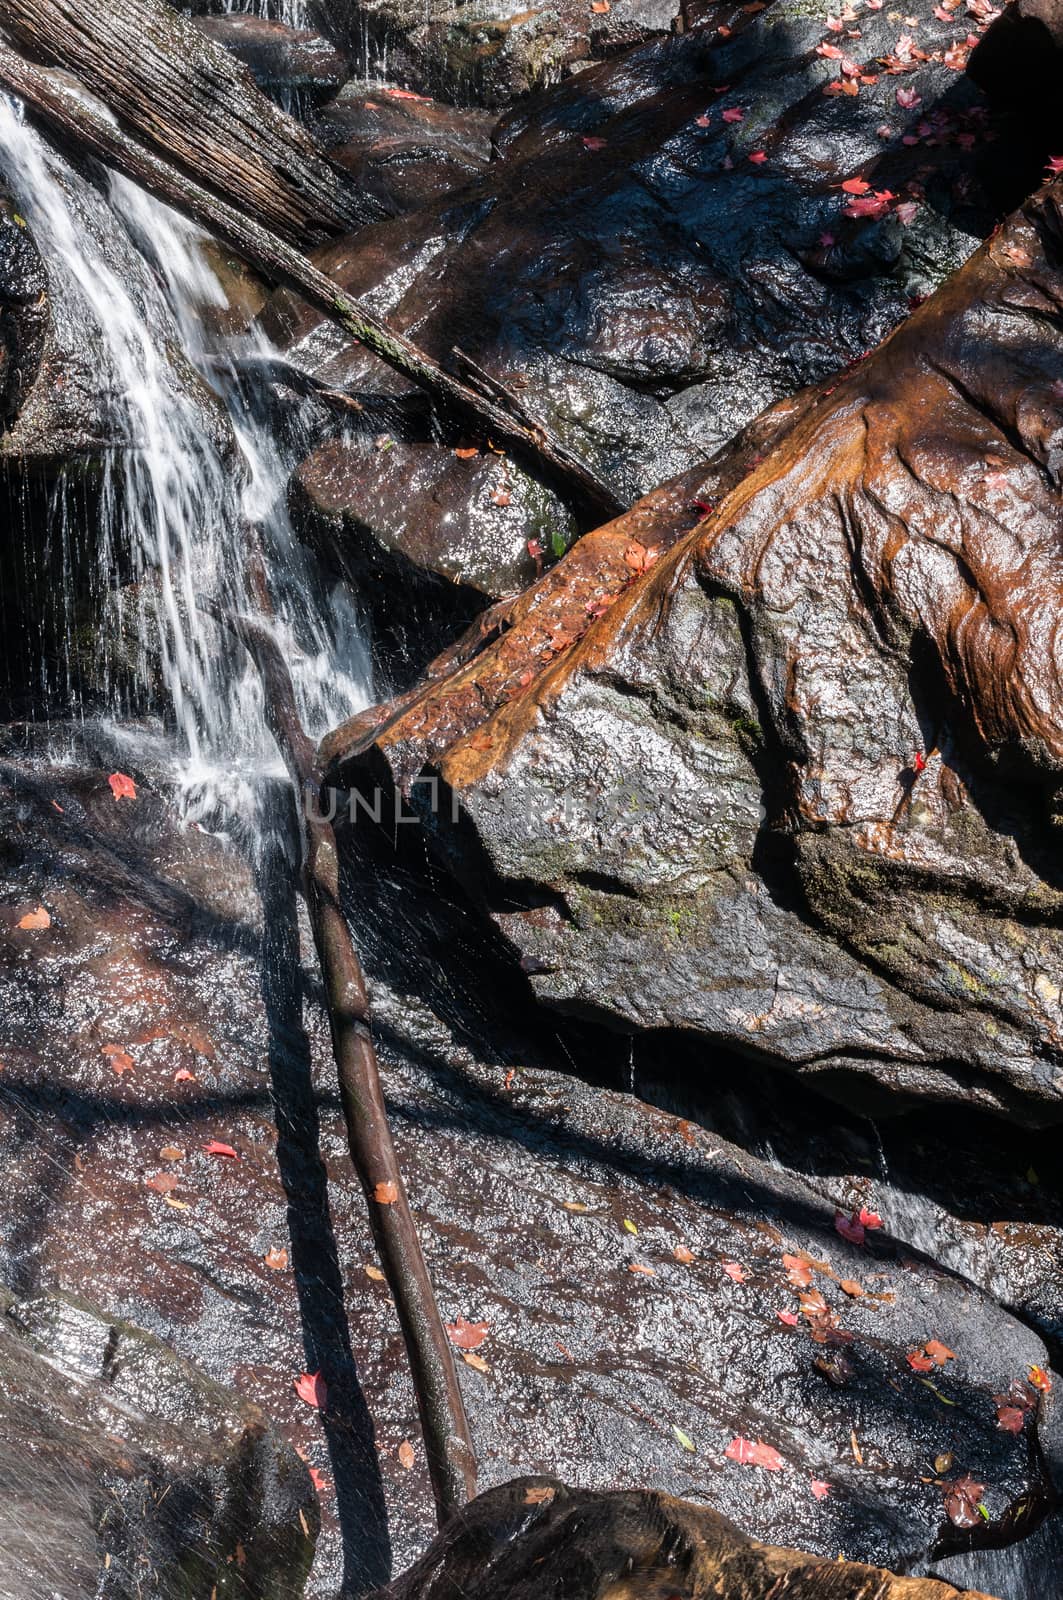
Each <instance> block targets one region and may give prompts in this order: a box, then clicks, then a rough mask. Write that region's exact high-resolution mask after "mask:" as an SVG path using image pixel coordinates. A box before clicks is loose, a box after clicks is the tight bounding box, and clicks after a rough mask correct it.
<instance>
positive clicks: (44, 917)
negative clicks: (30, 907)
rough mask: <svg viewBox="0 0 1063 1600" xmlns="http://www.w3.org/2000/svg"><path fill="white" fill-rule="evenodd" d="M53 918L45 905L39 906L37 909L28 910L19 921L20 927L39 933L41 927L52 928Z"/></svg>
mask: <svg viewBox="0 0 1063 1600" xmlns="http://www.w3.org/2000/svg"><path fill="white" fill-rule="evenodd" d="M51 925H52V919H51V917H50V916H49V915H48V913H47V911H46V910H45V909H44V907H43V906H38V907H37V909H36V910H35V911H27V912H26V915H25V916H24V917H22V918H21V920H20V921H19V927H20V928H25V929H27V930H28V931H29V932H31V933H37V932H38V931H39V930H40V929H41V928H50V927H51Z"/></svg>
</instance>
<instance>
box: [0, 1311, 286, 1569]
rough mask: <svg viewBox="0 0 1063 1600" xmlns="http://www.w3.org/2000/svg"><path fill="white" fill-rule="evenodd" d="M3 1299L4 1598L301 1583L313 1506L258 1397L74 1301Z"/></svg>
mask: <svg viewBox="0 0 1063 1600" xmlns="http://www.w3.org/2000/svg"><path fill="white" fill-rule="evenodd" d="M2 1298H3V1315H2V1316H0V1373H2V1384H0V1486H2V1491H3V1501H4V1509H3V1524H4V1526H3V1535H2V1543H3V1549H4V1556H5V1570H4V1573H3V1575H2V1576H0V1593H2V1594H3V1595H4V1596H5V1600H8V1597H10V1600H45V1597H46V1596H47V1597H48V1600H53V1597H61V1600H89V1597H99V1596H102V1597H106V1600H132V1597H133V1596H140V1595H142V1596H144V1597H145V1600H177V1597H179V1596H185V1595H187V1596H189V1597H191V1596H193V1595H203V1594H209V1593H210V1592H211V1591H212V1589H214V1588H217V1591H218V1593H219V1594H220V1593H222V1592H223V1590H224V1587H225V1586H226V1585H227V1584H228V1583H229V1582H230V1580H231V1573H232V1572H233V1571H234V1570H235V1571H238V1572H239V1581H240V1585H241V1591H242V1592H245V1593H247V1594H248V1595H250V1596H254V1597H256V1600H282V1596H290V1595H292V1594H296V1593H298V1592H299V1589H300V1587H301V1584H302V1578H303V1575H304V1574H305V1573H306V1571H307V1570H308V1569H309V1566H310V1562H311V1560H312V1557H313V1531H314V1529H315V1527H316V1523H317V1506H316V1503H315V1501H314V1496H313V1490H312V1488H311V1485H310V1479H309V1476H308V1474H307V1472H306V1468H305V1467H304V1465H303V1463H302V1462H301V1461H300V1460H299V1459H298V1457H297V1456H296V1455H295V1452H294V1451H293V1450H292V1449H291V1447H290V1446H289V1445H285V1444H283V1443H282V1442H281V1441H280V1440H279V1439H278V1437H277V1436H276V1434H275V1433H274V1432H273V1431H272V1429H271V1428H270V1427H269V1426H268V1424H267V1421H266V1418H265V1417H264V1416H263V1414H262V1413H261V1412H260V1411H259V1410H258V1408H257V1407H255V1406H253V1405H251V1404H249V1403H248V1402H247V1401H245V1400H242V1399H240V1397H239V1396H237V1395H236V1394H234V1393H232V1392H231V1391H230V1390H227V1389H225V1388H223V1387H222V1386H221V1385H220V1384H217V1383H213V1382H212V1381H211V1380H210V1379H209V1378H208V1377H207V1376H206V1374H205V1373H204V1372H202V1371H200V1370H198V1369H197V1368H196V1367H194V1366H193V1365H192V1363H191V1362H188V1361H183V1360H181V1358H180V1357H178V1356H176V1355H174V1353H173V1352H172V1351H171V1350H169V1349H168V1348H167V1347H166V1346H165V1345H164V1344H163V1343H162V1342H161V1341H160V1340H158V1339H156V1338H154V1337H152V1335H150V1334H148V1333H145V1332H143V1331H142V1330H140V1329H137V1328H134V1327H132V1326H131V1325H130V1324H128V1323H124V1322H121V1321H117V1320H115V1319H114V1318H111V1317H107V1316H105V1315H104V1314H102V1313H100V1312H99V1311H96V1310H94V1309H93V1308H91V1307H89V1306H88V1305H85V1304H83V1303H82V1302H80V1301H78V1300H76V1299H71V1298H69V1297H66V1296H63V1295H51V1294H43V1295H38V1296H34V1297H32V1298H30V1299H25V1300H19V1299H16V1298H14V1297H12V1296H11V1295H10V1294H6V1293H5V1294H4V1295H3V1296H2Z"/></svg>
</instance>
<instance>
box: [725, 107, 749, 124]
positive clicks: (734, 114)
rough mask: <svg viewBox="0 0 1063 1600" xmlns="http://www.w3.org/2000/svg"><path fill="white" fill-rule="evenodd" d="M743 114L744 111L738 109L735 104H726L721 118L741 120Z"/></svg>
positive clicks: (732, 120)
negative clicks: (726, 106)
mask: <svg viewBox="0 0 1063 1600" xmlns="http://www.w3.org/2000/svg"><path fill="white" fill-rule="evenodd" d="M744 116H745V112H744V111H740V110H739V109H738V107H737V106H728V108H727V110H726V111H725V112H724V114H723V120H724V121H725V122H741V120H742V118H743V117H744Z"/></svg>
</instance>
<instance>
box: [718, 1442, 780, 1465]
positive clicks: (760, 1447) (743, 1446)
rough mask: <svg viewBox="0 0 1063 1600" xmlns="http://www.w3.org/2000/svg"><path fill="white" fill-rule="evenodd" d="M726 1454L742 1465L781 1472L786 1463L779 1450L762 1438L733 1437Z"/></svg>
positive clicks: (731, 1459)
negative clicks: (764, 1441) (765, 1442)
mask: <svg viewBox="0 0 1063 1600" xmlns="http://www.w3.org/2000/svg"><path fill="white" fill-rule="evenodd" d="M724 1455H725V1456H726V1457H727V1459H728V1461H737V1462H738V1464H739V1466H741V1467H764V1468H765V1469H766V1470H767V1471H768V1472H780V1471H781V1470H782V1468H783V1467H785V1465H786V1462H785V1461H784V1460H783V1458H782V1456H781V1455H780V1454H779V1452H778V1450H773V1449H772V1447H771V1445H770V1444H764V1443H763V1441H762V1440H760V1439H756V1440H754V1439H732V1440H731V1442H730V1444H729V1445H728V1446H727V1449H726V1450H725V1451H724Z"/></svg>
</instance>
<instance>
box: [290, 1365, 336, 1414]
mask: <svg viewBox="0 0 1063 1600" xmlns="http://www.w3.org/2000/svg"><path fill="white" fill-rule="evenodd" d="M292 1387H293V1389H294V1390H295V1392H296V1394H297V1395H298V1396H299V1398H300V1400H305V1402H306V1404H307V1405H308V1406H313V1407H314V1410H315V1411H323V1410H324V1408H325V1401H326V1400H327V1399H328V1385H327V1384H326V1382H325V1380H324V1378H323V1377H322V1376H321V1374H320V1372H303V1373H300V1375H299V1377H298V1378H293V1379H292Z"/></svg>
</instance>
